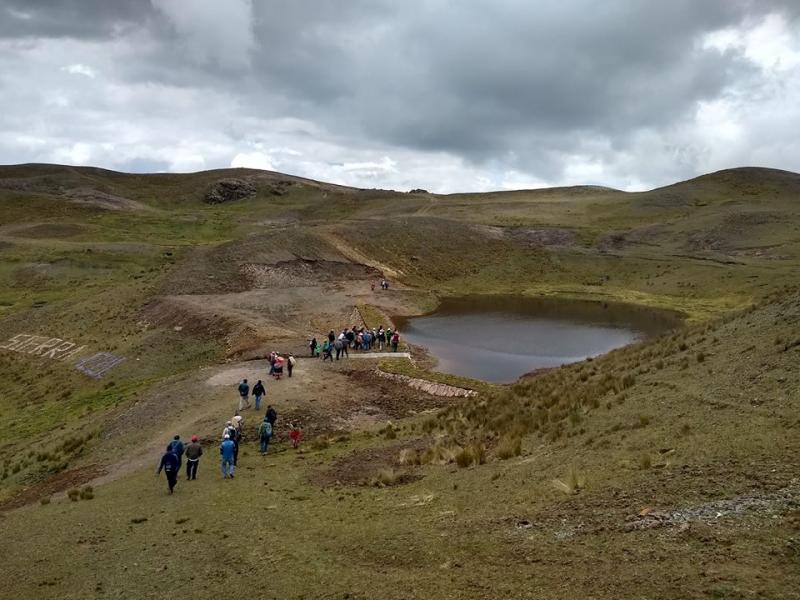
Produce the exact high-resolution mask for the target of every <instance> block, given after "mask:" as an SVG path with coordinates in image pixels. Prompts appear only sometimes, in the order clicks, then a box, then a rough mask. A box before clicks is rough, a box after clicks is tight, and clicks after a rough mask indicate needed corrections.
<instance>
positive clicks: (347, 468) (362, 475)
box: [311, 438, 428, 486]
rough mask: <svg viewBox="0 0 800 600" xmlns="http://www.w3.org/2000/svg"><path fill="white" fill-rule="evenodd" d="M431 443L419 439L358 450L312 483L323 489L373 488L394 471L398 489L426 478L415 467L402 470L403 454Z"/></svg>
mask: <svg viewBox="0 0 800 600" xmlns="http://www.w3.org/2000/svg"><path fill="white" fill-rule="evenodd" d="M427 445H428V440H427V439H425V438H418V439H415V440H410V441H406V442H401V443H397V444H392V445H391V446H384V447H382V448H364V449H362V450H355V451H354V452H351V453H350V454H348V455H347V456H345V457H343V458H340V459H338V460H336V461H334V462H333V463H332V464H331V465H330V466H329V467H328V468H326V469H325V470H323V471H319V472H317V473H315V474H314V475H313V476H312V478H311V480H312V482H313V483H314V484H316V485H320V486H329V485H369V484H370V482H371V480H372V478H373V477H376V476H377V475H378V473H379V472H380V471H381V470H382V469H394V470H395V472H396V473H397V475H398V476H397V478H396V481H395V483H394V485H400V484H403V483H410V482H411V481H416V480H417V479H419V478H421V477H422V475H421V474H419V473H418V472H416V471H415V468H414V467H410V466H402V467H401V466H400V463H399V462H398V458H399V456H400V451H401V450H404V449H406V448H409V449H414V450H422V449H424V448H426V447H427Z"/></svg>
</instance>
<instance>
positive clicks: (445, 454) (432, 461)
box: [420, 443, 456, 465]
mask: <svg viewBox="0 0 800 600" xmlns="http://www.w3.org/2000/svg"><path fill="white" fill-rule="evenodd" d="M455 459H456V453H455V451H454V449H453V447H451V446H448V445H445V444H442V443H437V444H434V445H433V446H431V447H430V448H428V449H427V450H425V452H424V453H423V454H422V457H421V459H420V460H421V462H422V464H426V465H446V464H449V463H451V462H453V461H454V460H455Z"/></svg>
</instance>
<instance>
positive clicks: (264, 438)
mask: <svg viewBox="0 0 800 600" xmlns="http://www.w3.org/2000/svg"><path fill="white" fill-rule="evenodd" d="M258 439H259V441H260V442H261V456H264V455H265V454H266V453H267V449H268V448H269V441H270V439H272V423H270V422H269V418H268V417H264V420H263V421H262V422H261V425H260V426H259V427H258Z"/></svg>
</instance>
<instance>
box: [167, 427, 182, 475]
mask: <svg viewBox="0 0 800 600" xmlns="http://www.w3.org/2000/svg"><path fill="white" fill-rule="evenodd" d="M169 447H170V448H172V451H173V452H174V453H175V456H177V457H178V473H180V471H181V465H183V452H184V450H185V449H186V448H185V447H184V445H183V442H182V441H181V436H179V435H176V436H175V437H174V438H172V441H171V442H170V443H169ZM176 476H177V473H176Z"/></svg>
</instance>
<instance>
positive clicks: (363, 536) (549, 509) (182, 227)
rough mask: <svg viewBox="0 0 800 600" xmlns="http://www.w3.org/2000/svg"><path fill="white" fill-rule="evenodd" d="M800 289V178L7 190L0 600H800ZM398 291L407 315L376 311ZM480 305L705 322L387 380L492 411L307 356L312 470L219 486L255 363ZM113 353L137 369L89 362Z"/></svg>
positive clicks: (418, 370) (35, 181)
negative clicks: (564, 307)
mask: <svg viewBox="0 0 800 600" xmlns="http://www.w3.org/2000/svg"><path fill="white" fill-rule="evenodd" d="M798 273H800V175H798V174H795V173H789V172H784V171H776V170H771V169H757V168H742V169H732V170H726V171H720V172H717V173H712V174H709V175H704V176H701V177H698V178H696V179H692V180H689V181H685V182H680V183H676V184H673V185H671V186H667V187H664V188H659V189H655V190H650V191H647V192H638V193H626V192H622V191H618V190H612V189H607V188H599V187H592V186H578V187H568V188H554V189H545V190H522V191H514V192H493V193H487V194H453V195H435V194H427V193H401V192H395V191H389V190H359V189H354V188H348V187H344V186H337V185H331V184H326V183H321V182H316V181H311V180H307V179H302V178H298V177H293V176H289V175H283V174H279V173H272V172H263V171H255V170H249V169H223V170H217V171H207V172H202V173H194V174H185V175H173V174H153V175H134V174H123V173H115V172H112V171H106V170H102V169H95V168H88V167H66V166H58V165H16V166H3V167H0V347H2V348H0V373H2V377H0V457H2V479H1V480H0V511H2V512H0V524H1V525H2V528H3V532H4V535H3V541H2V542H0V551H2V554H3V556H5V557H6V558H5V559H4V565H3V566H2V567H0V585H2V586H3V587H4V589H6V590H8V593H9V594H10V595H13V596H14V597H22V598H24V597H32V596H37V597H46V598H48V597H53V598H86V597H117V596H119V597H136V598H144V597H156V596H158V597H163V596H164V595H170V594H174V593H175V591H176V590H177V589H180V590H181V591H184V592H186V593H192V594H193V595H194V596H197V597H200V598H205V597H215V596H216V595H217V594H218V593H220V591H221V590H230V593H229V594H227V595H229V596H230V597H234V598H239V597H242V598H245V597H247V598H252V597H271V596H273V595H274V596H276V597H277V596H282V597H307V598H323V597H325V598H328V597H329V598H341V597H351V598H372V597H381V598H431V597H453V598H460V597H481V598H483V597H487V598H494V597H511V598H516V597H537V598H564V597H596V598H641V597H645V598H677V597H682V598H706V597H719V598H744V597H752V596H760V597H767V598H782V597H787V598H788V597H791V595H792V594H793V593H794V590H796V589H797V586H798V584H800V576H799V575H798V574H800V569H798V566H800V563H798V560H800V541H798V540H800V537H798V536H800V533H798V531H799V530H798V527H799V526H800V525H799V523H800V522H799V521H798V510H800V488H799V487H798V480H797V473H798V467H800V463H799V462H798V458H797V457H798V456H799V455H800V454H798V451H799V450H800V447H799V443H800V436H798V435H797V431H798V427H799V426H800V421H798V414H800V413H799V412H798V409H799V408H800V406H798V397H800V395H799V394H798V392H800V376H799V375H798V373H797V369H796V366H797V361H798V356H800V355H799V354H798V352H800V295H798V294H800V291H799V290H798V287H797V286H798V283H800V280H799V279H798ZM382 276H388V277H389V278H390V279H391V280H392V282H393V287H392V291H391V293H387V294H375V293H374V292H372V291H371V289H370V284H371V283H374V282H375V281H376V280H377V279H379V278H380V277H382ZM467 294H518V295H524V296H542V295H545V296H555V297H564V298H567V297H573V298H585V299H595V300H603V301H610V300H614V301H623V302H631V303H637V304H643V305H647V306H652V307H658V308H665V309H671V310H677V311H679V312H681V313H682V314H683V315H684V316H685V317H686V322H685V324H684V325H683V326H682V327H681V328H680V329H679V330H677V331H675V332H673V333H671V334H670V335H668V336H664V337H661V338H657V339H654V340H649V341H646V342H643V343H641V344H637V345H634V346H631V347H627V348H623V349H620V350H617V351H614V352H612V353H610V354H608V355H606V356H604V357H600V358H598V359H596V360H593V361H584V362H581V363H577V364H574V365H569V366H565V367H562V368H559V369H555V370H552V371H549V372H546V373H543V374H537V375H534V376H530V377H525V378H523V379H521V380H520V381H518V382H517V383H515V384H512V385H509V386H497V385H492V384H485V383H480V384H476V383H474V382H470V381H468V380H466V381H465V380H458V379H455V378H449V377H446V376H442V375H441V374H436V373H433V372H430V371H428V370H426V368H425V365H426V364H427V363H426V361H425V359H424V357H415V358H416V362H415V363H414V364H408V363H405V362H397V361H392V362H384V363H382V364H381V368H382V369H383V370H384V371H390V372H395V373H404V374H407V375H412V376H414V377H417V378H422V379H428V380H431V381H440V382H445V383H453V384H455V385H461V386H466V387H470V386H472V387H474V388H475V389H478V390H479V394H478V396H477V397H475V398H441V397H434V396H430V395H429V394H426V393H425V392H423V391H420V390H418V389H412V388H408V387H406V386H404V385H402V384H398V383H396V382H394V380H388V379H385V378H382V377H380V375H379V374H376V373H375V372H374V368H375V367H376V365H375V364H371V363H370V364H367V361H363V363H362V364H355V363H356V361H353V363H352V364H350V363H348V365H347V366H346V367H344V366H341V365H336V366H335V367H330V368H327V367H320V365H319V361H311V360H306V361H301V362H300V365H299V367H298V374H297V377H296V378H293V380H292V381H291V382H288V381H287V382H285V383H286V385H283V386H281V385H279V383H283V382H278V383H276V384H275V385H274V386H271V387H270V391H269V394H268V399H270V401H271V402H273V403H275V404H276V406H278V409H279V412H280V414H281V423H282V424H283V426H284V427H285V424H286V423H288V421H289V420H290V419H297V420H300V421H301V422H302V423H303V424H304V431H305V436H306V440H305V442H304V444H303V446H302V448H301V450H300V451H299V452H295V451H293V450H292V449H291V448H290V447H289V444H288V443H287V440H286V435H285V429H281V430H280V431H279V435H278V438H277V439H276V443H275V445H274V446H275V447H274V449H275V453H274V455H272V456H267V457H266V458H262V457H260V456H258V454H257V451H256V448H255V445H254V444H252V443H250V442H248V444H249V445H248V446H246V447H245V449H244V453H243V466H242V468H241V469H240V471H239V476H238V477H237V478H236V479H235V480H233V481H226V482H222V481H221V480H218V477H217V468H218V467H217V463H216V453H217V450H216V441H217V437H218V435H219V431H220V430H221V425H222V424H223V423H224V422H225V420H227V419H229V418H230V416H231V414H232V411H233V410H234V408H235V384H236V382H237V381H238V379H239V378H241V377H243V376H247V377H264V372H263V363H262V362H254V361H251V360H249V359H252V358H256V357H258V358H261V357H263V356H264V354H265V353H267V352H269V351H270V350H280V351H292V352H294V353H296V354H297V355H298V356H300V355H301V354H304V353H305V352H306V341H307V339H308V338H310V337H311V336H312V335H319V333H320V332H324V331H327V330H328V329H329V328H330V327H332V326H333V324H336V323H347V324H350V323H352V322H353V321H352V319H355V318H362V317H363V318H365V319H366V318H369V319H387V320H388V319H389V318H390V317H391V316H392V315H413V314H420V313H422V312H425V311H428V310H431V309H432V308H433V307H435V306H436V304H437V302H438V300H439V299H441V298H443V297H448V296H459V295H467ZM357 309H358V310H357ZM73 352H74V354H71V353H73ZM98 353H108V354H110V355H113V360H117V359H120V360H121V362H119V363H117V364H114V365H113V367H111V368H109V369H108V371H106V372H104V373H103V374H102V376H101V377H99V378H93V377H90V376H87V374H86V372H85V371H81V370H79V369H76V367H75V365H76V361H80V360H81V359H86V358H89V357H96V356H97V355H98ZM94 360H95V361H96V360H98V359H94ZM109 360H111V359H109ZM86 364H87V365H88V366H89V367H91V365H92V364H95V365H96V364H97V363H91V362H89V363H86ZM108 364H110V363H108ZM87 368H88V367H87ZM95 368H99V367H95ZM257 420H258V417H257V416H256V415H252V416H250V415H248V417H247V427H248V430H247V432H248V433H249V435H250V436H251V437H250V441H252V435H253V434H254V429H255V426H256V424H257V423H256V421H257ZM175 432H179V433H181V435H183V436H184V437H186V436H188V435H190V434H191V433H197V434H198V435H200V436H201V437H202V438H203V439H204V440H205V441H206V442H207V446H206V452H207V455H206V457H205V458H204V459H203V461H204V462H203V463H202V467H201V478H200V480H198V481H197V482H192V483H191V484H188V483H186V482H183V481H181V482H180V484H179V487H178V491H177V493H176V495H175V496H167V495H166V494H165V490H164V487H165V486H164V484H163V481H162V480H156V479H155V478H154V476H153V474H152V471H153V467H154V461H155V459H156V458H157V457H158V455H159V454H160V452H161V451H163V445H164V444H165V443H166V441H167V440H169V439H171V437H172V435H173V434H174V433H175ZM87 485H89V486H91V488H92V489H91V491H87V490H86V486H87ZM70 490H78V491H80V490H84V498H83V499H77V498H78V496H76V492H73V496H75V497H76V500H75V501H70V500H69V499H67V498H66V497H64V493H65V492H68V491H70ZM51 500H52V501H51ZM264 573H268V574H269V577H268V581H269V583H268V587H267V588H265V587H264V586H265V585H266V584H265V581H266V580H265V578H264ZM178 582H180V587H178Z"/></svg>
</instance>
